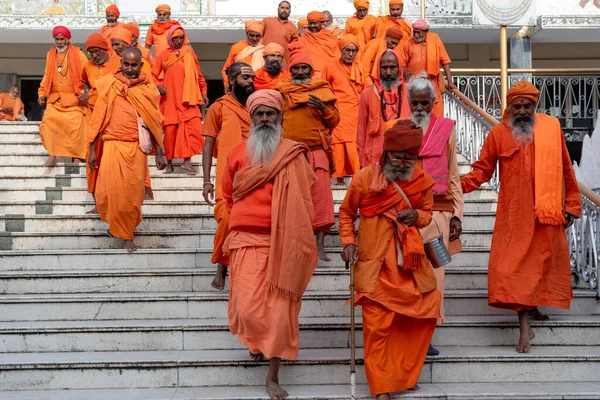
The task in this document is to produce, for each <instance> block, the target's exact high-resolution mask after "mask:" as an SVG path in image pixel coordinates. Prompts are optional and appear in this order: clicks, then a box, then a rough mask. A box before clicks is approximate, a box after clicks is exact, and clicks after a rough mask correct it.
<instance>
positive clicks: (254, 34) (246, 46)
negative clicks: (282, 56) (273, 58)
mask: <svg viewBox="0 0 600 400" xmlns="http://www.w3.org/2000/svg"><path fill="white" fill-rule="evenodd" d="M245 27H246V39H244V40H240V41H239V42H237V43H236V44H234V45H233V46H231V49H230V50H229V56H228V57H227V60H225V65H223V70H222V71H221V75H223V84H224V85H225V88H227V87H228V86H229V84H228V81H227V68H229V66H230V65H231V64H233V63H236V62H242V63H245V64H248V65H250V66H251V67H252V69H253V70H254V71H257V70H259V69H260V68H262V66H263V65H264V64H265V60H264V58H263V51H264V48H265V46H264V45H263V42H262V40H261V39H262V35H263V32H264V29H265V26H264V24H263V23H262V22H261V21H256V20H248V21H246V23H245Z"/></svg>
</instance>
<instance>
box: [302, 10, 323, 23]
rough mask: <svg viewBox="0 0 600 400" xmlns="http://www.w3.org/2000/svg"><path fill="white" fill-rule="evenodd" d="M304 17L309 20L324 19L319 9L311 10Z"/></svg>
mask: <svg viewBox="0 0 600 400" xmlns="http://www.w3.org/2000/svg"><path fill="white" fill-rule="evenodd" d="M306 19H307V20H309V21H321V22H323V21H325V15H323V13H322V12H321V11H311V12H309V13H308V15H307V16H306Z"/></svg>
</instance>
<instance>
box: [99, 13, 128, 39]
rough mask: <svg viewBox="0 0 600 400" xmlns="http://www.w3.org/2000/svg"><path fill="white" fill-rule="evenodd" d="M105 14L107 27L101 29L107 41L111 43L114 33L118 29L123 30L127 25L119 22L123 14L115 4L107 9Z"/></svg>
mask: <svg viewBox="0 0 600 400" xmlns="http://www.w3.org/2000/svg"><path fill="white" fill-rule="evenodd" d="M105 13H106V25H104V26H103V27H102V28H100V33H102V34H103V35H104V37H105V38H106V40H108V42H109V43H110V39H112V37H113V36H112V35H113V31H114V30H115V29H116V28H122V27H123V26H124V25H125V24H123V23H122V22H119V17H120V16H121V13H120V12H119V7H117V6H116V5H115V4H111V5H110V6H108V7H106V10H105Z"/></svg>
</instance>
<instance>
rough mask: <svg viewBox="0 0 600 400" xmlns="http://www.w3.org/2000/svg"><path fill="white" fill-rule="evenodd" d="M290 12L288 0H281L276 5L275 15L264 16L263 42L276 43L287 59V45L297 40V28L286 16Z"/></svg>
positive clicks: (290, 6)
mask: <svg viewBox="0 0 600 400" xmlns="http://www.w3.org/2000/svg"><path fill="white" fill-rule="evenodd" d="M291 12H292V5H291V4H290V2H289V1H282V2H280V3H279V6H278V7H277V17H265V18H263V20H262V23H263V25H264V32H263V37H262V40H263V43H267V44H268V43H277V44H278V45H280V46H281V47H283V50H284V58H285V59H286V60H288V57H289V56H288V50H287V48H288V45H289V44H290V43H292V42H295V41H297V40H298V30H297V29H296V26H295V25H294V23H293V22H291V21H290V20H289V19H288V18H289V16H290V13H291Z"/></svg>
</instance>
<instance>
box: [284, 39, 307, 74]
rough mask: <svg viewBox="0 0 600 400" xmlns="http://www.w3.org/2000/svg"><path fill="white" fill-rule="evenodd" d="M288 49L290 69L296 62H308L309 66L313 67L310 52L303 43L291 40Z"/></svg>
mask: <svg viewBox="0 0 600 400" xmlns="http://www.w3.org/2000/svg"><path fill="white" fill-rule="evenodd" d="M288 50H289V52H290V63H289V64H290V69H291V68H292V67H293V66H294V65H298V64H308V65H310V67H311V68H313V63H312V57H311V55H310V52H309V51H308V50H307V49H306V47H304V45H303V44H302V43H300V42H292V43H290V45H289V46H288Z"/></svg>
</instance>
